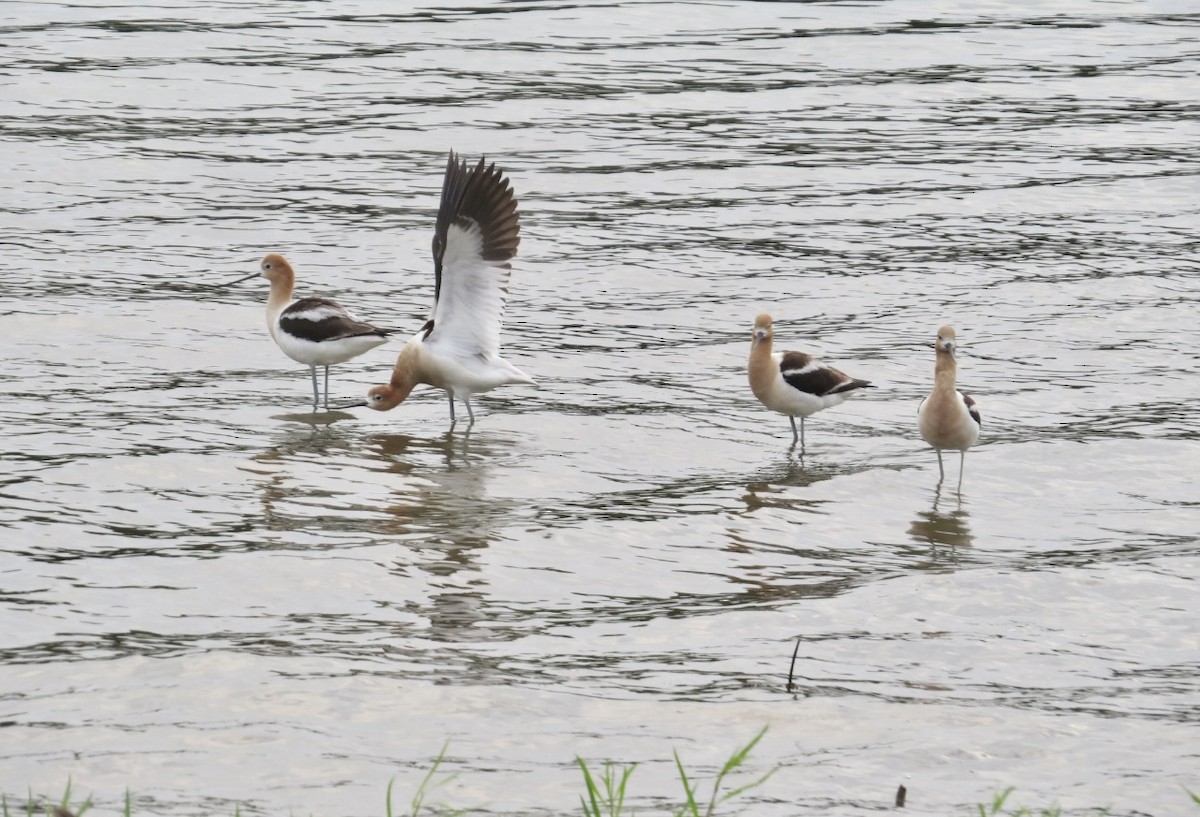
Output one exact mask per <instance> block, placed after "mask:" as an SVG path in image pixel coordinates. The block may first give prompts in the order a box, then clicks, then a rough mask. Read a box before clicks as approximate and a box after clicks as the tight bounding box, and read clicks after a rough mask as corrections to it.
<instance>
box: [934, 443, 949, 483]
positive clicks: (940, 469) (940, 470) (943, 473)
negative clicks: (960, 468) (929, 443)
mask: <svg viewBox="0 0 1200 817" xmlns="http://www.w3.org/2000/svg"><path fill="white" fill-rule="evenodd" d="M933 450H934V451H936V452H937V455H938V484H939V485H941V484H942V480H944V479H945V478H946V469H945V468H943V467H942V449H940V448H935V449H933Z"/></svg>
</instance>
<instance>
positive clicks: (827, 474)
mask: <svg viewBox="0 0 1200 817" xmlns="http://www.w3.org/2000/svg"><path fill="white" fill-rule="evenodd" d="M855 470H859V469H853V468H847V467H845V466H822V467H813V468H806V467H805V465H804V459H803V458H797V459H792V458H791V457H790V456H789V457H788V458H787V459H786V460H784V461H782V462H780V463H778V464H777V465H775V466H772V467H770V468H767V469H765V470H763V471H762V472H759V473H757V474H755V479H753V480H751V481H750V482H748V483H746V493H745V494H743V495H742V501H743V502H744V503H746V511H747V512H750V513H753V512H754V511H757V510H758V509H760V508H787V509H791V510H800V511H809V512H811V511H815V510H816V509H817V508H819V507H820V506H821V505H824V504H825V503H826V502H827V500H823V499H811V498H807V497H805V496H803V495H802V494H800V492H798V491H794V490H792V489H793V488H807V487H809V486H810V485H816V484H817V483H818V482H824V481H825V480H827V479H833V478H834V477H837V476H845V475H847V474H850V473H853V472H854V471H855Z"/></svg>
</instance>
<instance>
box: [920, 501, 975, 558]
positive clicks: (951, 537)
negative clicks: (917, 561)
mask: <svg viewBox="0 0 1200 817" xmlns="http://www.w3.org/2000/svg"><path fill="white" fill-rule="evenodd" d="M943 502H944V500H943V499H942V483H941V482H938V484H937V487H936V488H934V490H933V505H932V507H930V509H929V510H927V511H918V512H917V518H916V519H914V520H913V522H912V524H911V525H910V526H909V528H908V535H909V536H910V537H911V538H912V539H913V541H915V542H919V543H921V544H923V545H929V546H930V549H929V556H930V558H931V564H930V565H928V566H929V567H933V566H938V565H939V564H940V563H941V562H942V561H943V555H945V556H949V557H950V560H951V561H954V560H955V559H954V557H955V551H956V549H957V548H960V547H961V548H967V547H971V545H972V543H973V542H974V541H975V537H974V536H972V535H971V527H970V521H971V515H970V513H969V512H968V511H967V509H966V508H965V507H963V499H962V495H961V494H956V495H955V499H954V500H953V504H952V505H951V506H949V507H946V505H944V504H943ZM947 504H948V503H947ZM943 548H949V553H946V554H943V552H942V549H943Z"/></svg>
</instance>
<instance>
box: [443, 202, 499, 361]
mask: <svg viewBox="0 0 1200 817" xmlns="http://www.w3.org/2000/svg"><path fill="white" fill-rule="evenodd" d="M482 248H483V234H482V231H481V230H480V228H479V225H478V224H477V223H475V222H474V221H472V220H469V219H464V218H459V219H458V220H456V221H455V222H454V223H453V224H451V225H450V228H449V230H447V232H446V249H445V252H444V253H443V254H442V287H441V293H440V295H439V296H438V300H437V303H436V304H435V305H434V309H433V333H432V334H431V335H430V336H429V339H428V340H427V341H426V343H429V344H431V345H435V346H440V347H443V348H446V349H448V350H453V351H454V352H455V353H457V354H459V355H478V356H480V357H481V358H483V359H485V360H490V359H492V358H494V357H496V356H497V355H498V354H499V352H500V324H501V321H502V319H503V317H504V304H505V301H506V300H507V298H508V279H509V275H510V274H511V268H510V265H509V263H508V262H507V261H501V262H496V261H484V260H483V257H482Z"/></svg>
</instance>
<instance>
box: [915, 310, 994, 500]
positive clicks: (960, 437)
mask: <svg viewBox="0 0 1200 817" xmlns="http://www.w3.org/2000/svg"><path fill="white" fill-rule="evenodd" d="M935 348H936V349H937V353H936V355H937V356H936V360H935V362H934V367H933V391H931V392H930V393H929V396H928V397H926V398H925V399H924V400H922V401H921V405H920V407H918V409H917V427H918V428H920V430H921V436H922V437H924V438H925V442H927V443H929V444H930V445H931V446H933V449H934V450H935V451H937V458H938V483H939V484H941V481H942V480H943V479H945V478H946V469H945V468H944V467H943V466H942V449H943V448H945V449H950V450H957V451H959V452H961V453H960V456H959V461H958V487H959V490H962V478H963V467H964V466H965V465H966V463H967V449H968V448H970V447H971V446H972V445H974V444H975V441H976V440H978V439H979V429H980V427H981V426H982V425H983V419H982V417H980V414H979V409H978V407H976V405H975V401H974V400H972V399H971V397H970V395H966V394H963V393H962V392H960V391H958V389H957V388H956V384H955V378H956V376H957V373H958V364H957V362H956V359H955V339H954V327H953V326H943V327H942V328H940V329H938V334H937V343H936V344H935Z"/></svg>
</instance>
